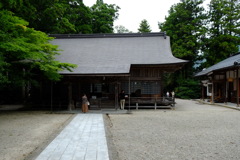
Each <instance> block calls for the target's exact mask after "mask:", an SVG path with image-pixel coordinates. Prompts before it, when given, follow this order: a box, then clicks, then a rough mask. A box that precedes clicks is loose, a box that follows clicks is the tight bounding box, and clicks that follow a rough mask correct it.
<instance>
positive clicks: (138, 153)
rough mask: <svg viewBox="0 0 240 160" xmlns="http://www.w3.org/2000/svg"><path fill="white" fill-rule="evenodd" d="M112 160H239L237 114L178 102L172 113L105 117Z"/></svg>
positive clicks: (137, 112)
mask: <svg viewBox="0 0 240 160" xmlns="http://www.w3.org/2000/svg"><path fill="white" fill-rule="evenodd" d="M106 124H107V131H108V132H107V136H108V141H109V148H110V157H112V159H113V160H193V159H194V160H220V159H221V160H239V159H240V125H239V124H240V111H237V110H233V109H229V108H224V107H219V106H215V105H206V104H200V103H198V102H196V101H190V100H179V99H177V105H176V109H175V110H133V111H132V114H124V115H114V114H111V115H109V116H107V117H106Z"/></svg>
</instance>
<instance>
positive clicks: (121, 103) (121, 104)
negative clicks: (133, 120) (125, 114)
mask: <svg viewBox="0 0 240 160" xmlns="http://www.w3.org/2000/svg"><path fill="white" fill-rule="evenodd" d="M125 96H126V95H125V92H124V90H122V92H121V93H120V94H119V98H120V107H121V109H122V110H124V107H125Z"/></svg>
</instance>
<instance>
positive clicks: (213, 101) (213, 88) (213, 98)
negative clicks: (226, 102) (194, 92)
mask: <svg viewBox="0 0 240 160" xmlns="http://www.w3.org/2000/svg"><path fill="white" fill-rule="evenodd" d="M211 101H212V103H214V75H213V76H212V100H211Z"/></svg>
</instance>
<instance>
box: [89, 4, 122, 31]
mask: <svg viewBox="0 0 240 160" xmlns="http://www.w3.org/2000/svg"><path fill="white" fill-rule="evenodd" d="M119 9H120V8H119V7H118V6H116V5H114V4H106V3H104V2H103V0H97V1H96V4H94V5H93V6H92V7H91V11H92V16H93V19H92V26H93V28H92V30H93V33H113V31H114V28H113V23H114V21H115V20H116V19H117V18H118V10H119Z"/></svg>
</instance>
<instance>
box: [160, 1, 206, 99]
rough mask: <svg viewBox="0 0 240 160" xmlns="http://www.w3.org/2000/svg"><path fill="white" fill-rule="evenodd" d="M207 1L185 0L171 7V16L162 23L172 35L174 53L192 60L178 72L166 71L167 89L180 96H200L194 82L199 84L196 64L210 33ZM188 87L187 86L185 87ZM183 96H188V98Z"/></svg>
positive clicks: (161, 25)
mask: <svg viewBox="0 0 240 160" xmlns="http://www.w3.org/2000/svg"><path fill="white" fill-rule="evenodd" d="M202 3H203V0H181V2H180V3H178V4H175V5H173V6H172V7H171V8H170V10H169V16H168V17H166V18H165V22H164V23H159V28H160V29H161V31H166V32H167V35H168V36H170V37H171V48H172V52H173V55H174V56H175V57H178V58H182V59H185V60H189V62H188V63H187V64H186V65H185V66H184V68H183V69H182V70H180V71H178V72H176V73H175V74H166V75H165V78H167V79H168V81H167V82H168V86H166V87H167V88H171V89H174V88H175V90H176V95H177V96H181V97H182V98H186V97H188V98H196V97H194V96H196V95H194V94H192V93H197V91H196V90H194V89H195V88H198V87H193V85H198V83H197V82H195V81H194V80H192V77H193V73H194V66H195V64H196V62H197V61H198V60H199V59H200V58H201V56H199V55H200V54H201V50H202V46H203V40H204V38H205V35H206V27H205V23H206V18H207V17H206V15H205V13H204V8H203V7H202ZM181 86H184V87H181ZM182 95H185V96H184V97H183V96H182Z"/></svg>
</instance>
